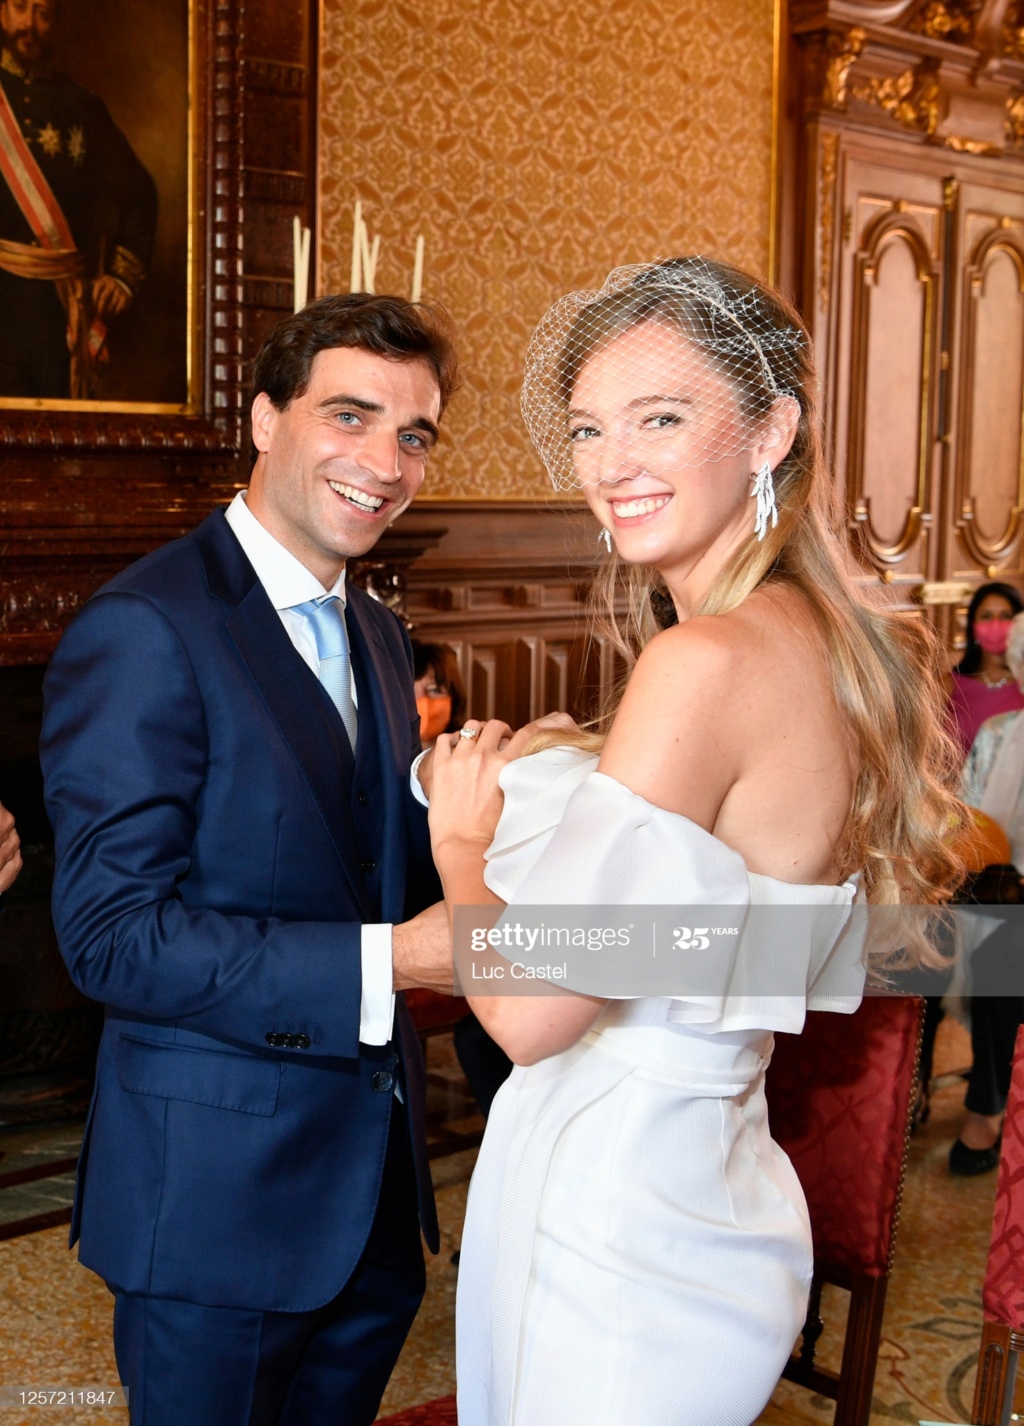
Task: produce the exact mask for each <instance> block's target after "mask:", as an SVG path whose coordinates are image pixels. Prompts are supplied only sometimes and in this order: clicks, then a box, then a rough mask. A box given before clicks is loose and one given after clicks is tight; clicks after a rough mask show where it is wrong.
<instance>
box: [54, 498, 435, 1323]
mask: <svg viewBox="0 0 1024 1426" xmlns="http://www.w3.org/2000/svg"><path fill="white" fill-rule="evenodd" d="M348 597H349V606H348V608H349V613H348V622H349V628H350V636H351V641H352V649H353V663H354V665H355V667H356V670H357V687H358V691H359V694H360V706H359V728H360V734H359V758H358V759H356V760H354V759H353V757H352V753H351V751H350V749H349V745H348V742H347V740H346V738H345V734H344V730H343V728H342V724H341V720H340V718H339V717H338V714H337V711H336V709H335V708H334V706H333V704H332V703H331V702H330V699H329V698H328V697H327V694H326V693H325V692H324V690H323V688H322V687H321V685H320V684H319V682H318V681H317V679H316V678H315V677H314V676H313V674H312V673H311V672H310V670H309V669H308V667H307V666H306V665H305V663H304V662H303V661H302V659H301V658H300V657H299V655H298V654H297V653H296V652H295V650H294V648H293V647H292V645H291V642H290V641H289V639H288V636H287V634H286V633H285V631H284V629H283V627H282V625H281V621H280V619H279V617H278V615H277V614H276V613H275V612H274V609H273V607H272V606H271V604H270V601H269V599H268V598H267V596H266V594H265V592H264V590H263V587H262V585H261V584H260V583H259V581H258V580H257V578H256V575H255V572H254V571H253V569H252V566H251V565H250V564H249V562H248V560H247V559H246V558H245V556H244V554H243V553H242V549H241V546H240V545H239V544H238V541H237V540H236V539H235V537H234V535H233V534H232V532H231V529H230V527H229V526H228V524H227V522H226V521H225V519H224V516H223V513H222V512H219V511H218V512H216V513H215V514H214V515H211V516H210V517H209V519H207V520H206V521H205V522H204V523H203V524H202V525H200V526H199V528H198V529H197V530H195V531H194V532H193V533H192V534H191V535H190V536H188V537H186V538H185V539H182V540H178V541H176V542H175V543H173V544H171V545H168V546H167V547H165V548H164V549H162V550H158V551H157V552H156V553H155V554H153V555H150V556H148V557H147V558H146V559H144V560H142V561H141V562H140V563H139V564H137V565H134V566H133V567H132V568H131V569H129V570H127V571H126V572H125V573H124V574H122V575H120V576H119V577H118V578H116V579H115V580H113V581H112V582H111V583H110V584H108V585H106V586H105V587H104V588H103V589H102V590H100V591H99V593H98V594H97V595H95V596H94V597H93V599H92V600H90V602H89V603H88V604H87V605H86V607H85V609H84V610H83V611H82V613H81V614H80V615H79V617H78V618H77V619H76V620H75V622H74V623H73V624H72V626H71V627H70V629H69V630H68V632H67V634H66V635H65V637H64V639H63V640H62V642H61V644H60V647H59V649H58V650H57V653H56V655H55V657H54V659H53V663H52V665H51V667H50V671H49V674H48V676H47V682H46V713H45V718H44V726H43V739H42V762H43V770H44V775H45V779H46V798H47V806H48V809H49V812H50V816H51V819H52V821H53V825H54V831H55V834H56V850H57V872H56V879H55V886H54V918H55V922H56V926H57V933H58V937H59V939H60V944H61V948H62V951H63V954H64V957H65V960H66V961H67V964H68V968H69V970H70V972H71V975H72V978H73V979H74V981H75V984H76V985H77V986H78V987H79V988H80V989H81V990H82V991H83V992H84V993H85V994H86V995H88V996H91V997H92V998H93V999H95V1000H98V1001H101V1002H102V1003H103V1004H104V1005H105V1006H106V1007H107V1018H106V1024H105V1028H104V1033H103V1039H102V1043H101V1047H100V1053H99V1063H98V1068H97V1081H96V1093H95V1096H94V1099H93V1104H92V1109H91V1111H90V1118H89V1124H88V1127H87V1130H86V1136H85V1142H84V1144H83V1150H82V1158H81V1162H80V1167H79V1183H78V1193H77V1200H76V1207H75V1220H74V1222H73V1224H72V1242H73V1241H74V1240H75V1237H76V1236H77V1235H78V1233H79V1232H80V1235H81V1249H80V1256H81V1260H82V1262H84V1263H85V1264H86V1265H87V1266H88V1267H91V1268H93V1269H95V1271H96V1272H98V1273H100V1274H102V1276H103V1277H104V1278H106V1279H107V1280H108V1282H110V1283H111V1284H112V1285H114V1286H116V1287H117V1288H119V1289H122V1290H124V1291H128V1292H148V1293H154V1294H157V1295H161V1296H169V1297H177V1298H182V1299H185V1300H187V1301H192V1302H200V1303H206V1304H211V1305H217V1306H226V1307H242V1308H254V1309H263V1310H279V1311H293V1312H294V1311H304V1310H308V1309H310V1308H313V1307H316V1306H318V1305H320V1304H322V1303H324V1302H327V1301H329V1300H330V1299H331V1298H332V1297H333V1296H335V1295H336V1294H337V1292H338V1291H339V1290H340V1289H341V1287H342V1286H343V1285H344V1283H345V1282H346V1280H347V1278H348V1277H349V1275H350V1273H351V1271H352V1269H353V1268H354V1266H355V1264H356V1262H357V1260H358V1258H359V1255H360V1252H361V1250H362V1247H363V1244H364V1242H365V1240H366V1236H367V1234H368V1232H369V1228H370V1224H371V1221H372V1219H373V1214H374V1210H375V1206H376V1203H377V1197H378V1192H379V1188H380V1182H381V1173H382V1167H383V1163H384V1151H385V1146H386V1142H387V1135H388V1125H389V1119H390V1114H391V1108H392V1098H393V1096H392V1093H391V1092H390V1090H389V1088H388V1084H389V1080H390V1078H391V1077H392V1076H393V1074H395V1073H397V1074H399V1075H401V1074H402V1072H403V1069H404V1081H405V1094H406V1097H407V1099H408V1101H409V1108H410V1121H411V1123H412V1124H413V1125H414V1138H416V1135H417V1131H418V1133H419V1135H420V1138H419V1139H418V1141H417V1143H416V1144H415V1148H416V1151H417V1153H416V1157H417V1163H418V1174H417V1177H418V1179H419V1180H420V1183H419V1187H420V1205H421V1219H422V1222H423V1227H424V1232H425V1235H426V1237H427V1240H428V1242H429V1243H430V1245H431V1247H432V1248H434V1249H435V1250H436V1247H437V1225H436V1218H435V1217H434V1208H433V1199H432V1196H431V1194H430V1188H429V1174H428V1173H427V1172H426V1158H425V1153H424V1151H423V1144H422V1137H421V1136H422V1128H421V1125H422V1096H423V1085H422V1066H421V1064H420V1063H419V1061H418V1056H419V1049H418V1045H417V1043H416V1038H415V1035H414V1034H413V1033H412V1030H411V1026H410V1025H409V1022H408V1017H407V1015H406V1013H405V1008H404V1004H402V1000H401V997H399V1011H398V1016H397V1020H398V1023H397V1024H396V1044H395V1045H393V1046H388V1047H386V1048H384V1049H380V1050H373V1049H369V1048H368V1047H366V1046H360V1044H359V1002H360V989H361V974H360V926H361V923H362V922H364V921H400V920H402V919H403V918H404V916H405V915H406V914H407V913H408V912H409V911H411V910H414V909H418V906H417V902H418V904H419V905H422V904H425V903H426V902H427V901H428V900H430V899H433V898H434V897H435V896H436V882H435V881H434V880H433V872H432V868H431V866H430V861H429V842H428V839H427V835H426V820H425V816H424V814H423V809H422V808H420V807H419V806H418V805H417V804H416V802H415V800H414V798H413V797H412V795H411V793H410V791H409V787H408V774H409V765H410V760H411V758H412V756H413V754H414V752H415V751H416V750H417V749H418V747H419V726H418V720H417V715H416V707H415V702H414V699H413V690H412V679H411V673H410V668H411V660H410V655H409V647H408V640H407V638H406V636H405V633H404V630H402V628H401V626H400V624H399V623H398V621H397V620H396V619H395V618H394V616H393V615H392V614H391V613H390V612H388V611H387V610H386V609H384V608H382V607H381V606H380V605H379V604H377V603H375V602H374V601H373V600H371V599H369V598H368V597H367V596H366V595H365V594H363V593H362V592H361V591H360V590H358V589H354V588H353V589H350V591H349V596H348ZM364 755H365V756H364ZM364 764H365V765H364ZM268 1035H274V1036H285V1037H288V1040H287V1043H288V1044H289V1048H276V1049H275V1048H271V1046H270V1044H269V1043H268V1039H267V1037H268ZM307 1042H308V1043H307ZM279 1043H280V1042H279ZM417 1121H419V1122H418V1123H417Z"/></svg>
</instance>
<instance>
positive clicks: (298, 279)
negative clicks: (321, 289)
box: [292, 218, 310, 312]
mask: <svg viewBox="0 0 1024 1426" xmlns="http://www.w3.org/2000/svg"><path fill="white" fill-rule="evenodd" d="M309 241H310V232H309V229H308V228H304V227H303V226H302V221H301V219H299V218H293V219H292V307H293V310H294V311H296V312H301V311H302V309H303V307H305V305H306V302H307V301H308V299H309Z"/></svg>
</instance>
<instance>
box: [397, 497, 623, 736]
mask: <svg viewBox="0 0 1024 1426" xmlns="http://www.w3.org/2000/svg"><path fill="white" fill-rule="evenodd" d="M404 521H410V522H411V525H410V535H411V537H415V531H416V528H417V526H418V525H422V526H423V527H424V528H425V527H426V523H427V522H428V521H430V522H431V523H432V524H433V525H435V526H436V525H438V524H440V525H441V526H444V527H445V528H444V533H443V534H442V535H441V537H440V538H439V539H438V540H437V542H436V543H435V544H434V546H433V547H432V548H429V549H427V550H426V552H425V553H424V554H423V555H422V556H421V557H420V558H419V559H417V560H416V561H415V562H414V564H413V565H412V567H411V568H410V569H409V572H408V588H407V596H406V610H407V614H408V617H409V619H410V620H411V622H412V635H413V637H414V638H420V639H422V640H424V641H429V642H438V641H440V642H444V643H449V644H451V646H452V647H453V648H454V649H455V651H456V653H457V654H458V657H459V665H460V668H461V670H462V673H463V677H464V678H465V680H466V688H467V695H468V707H469V711H470V713H471V715H472V716H473V717H475V718H491V717H496V718H503V719H505V721H506V722H508V723H511V724H512V725H513V726H515V725H517V724H521V723H525V722H528V721H529V720H530V719H532V718H536V717H539V716H540V715H541V714H543V713H550V712H552V711H553V710H555V709H565V710H568V711H570V712H572V713H573V714H574V715H575V716H577V717H582V716H587V715H589V714H590V713H591V712H592V711H593V708H594V706H595V705H596V701H597V699H598V697H599V695H600V694H601V693H603V692H607V691H608V689H609V688H610V686H611V684H612V682H613V680H614V679H616V678H617V677H619V675H620V674H621V671H622V670H621V666H620V663H619V661H618V659H617V658H616V657H614V656H613V654H612V652H611V650H610V649H608V648H607V647H602V645H601V644H600V643H599V642H598V643H591V641H590V639H589V637H588V634H587V595H588V590H589V584H590V580H591V577H592V574H593V570H594V566H595V564H596V554H595V548H594V540H593V535H594V528H595V527H594V525H593V520H592V518H591V517H590V516H589V515H588V514H587V512H586V511H585V510H584V509H583V508H582V507H581V506H579V505H571V504H563V503H560V504H558V505H554V504H553V505H552V506H550V507H548V508H539V509H536V510H533V511H531V510H528V509H525V508H523V507H522V506H517V505H507V506H502V505H501V504H498V503H497V502H488V503H486V504H476V503H469V502H465V503H459V504H432V505H424V506H421V507H420V508H419V510H417V509H416V507H415V506H414V507H413V509H412V511H410V512H409V514H408V515H407V516H405V517H403V522H404Z"/></svg>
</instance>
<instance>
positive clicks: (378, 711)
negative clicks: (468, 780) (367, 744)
mask: <svg viewBox="0 0 1024 1426" xmlns="http://www.w3.org/2000/svg"><path fill="white" fill-rule="evenodd" d="M368 602H369V595H367V594H364V593H363V591H362V590H361V589H358V588H355V587H353V588H351V589H350V590H349V598H348V616H347V623H348V630H349V639H350V641H351V643H352V645H353V649H352V652H353V656H354V659H355V660H356V661H357V665H359V666H361V667H362V669H363V671H364V675H365V677H364V680H363V685H362V688H361V691H360V704H359V740H360V741H361V740H362V739H363V738H364V737H376V739H377V747H378V756H379V758H380V781H381V787H382V791H383V794H384V819H385V820H384V847H385V848H386V853H385V855H384V857H383V861H382V866H381V872H382V875H381V906H382V919H383V920H385V921H391V920H401V918H402V916H403V915H404V896H402V895H400V894H399V892H398V888H402V887H404V886H405V876H406V854H407V846H408V837H407V832H406V825H405V799H406V786H407V782H408V777H409V717H408V710H407V709H406V707H405V704H404V701H403V699H402V698H401V697H400V696H399V689H398V672H397V670H396V668H395V663H394V658H393V656H392V654H391V653H389V651H388V648H387V645H386V644H385V642H384V638H383V635H382V633H381V631H380V628H379V627H378V623H377V620H376V619H375V618H374V617H373V614H372V612H371V611H370V610H369V609H368V608H367V604H368ZM367 703H368V706H367Z"/></svg>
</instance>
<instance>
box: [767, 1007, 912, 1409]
mask: <svg viewBox="0 0 1024 1426" xmlns="http://www.w3.org/2000/svg"><path fill="white" fill-rule="evenodd" d="M923 1012H924V1001H923V1000H921V999H919V998H918V997H917V996H868V997H867V998H865V1000H864V1002H863V1004H862V1005H861V1006H860V1008H859V1009H858V1010H857V1012H856V1013H855V1014H854V1015H833V1014H826V1013H824V1012H816V1011H811V1012H810V1013H809V1014H808V1016H807V1024H806V1026H805V1028H804V1032H803V1034H801V1035H777V1036H776V1041H775V1052H774V1054H773V1056H772V1062H771V1065H770V1066H769V1069H768V1074H767V1079H766V1092H767V1095H768V1112H769V1122H770V1124H771V1131H772V1137H773V1138H774V1139H775V1140H776V1141H777V1142H778V1143H779V1144H781V1145H782V1147H783V1148H784V1149H785V1150H786V1152H787V1154H788V1155H789V1157H790V1158H791V1159H792V1161H793V1166H794V1168H795V1169H796V1172H797V1174H798V1176H799V1178H800V1182H801V1184H802V1185H803V1189H804V1193H805V1194H806V1195H807V1206H808V1209H809V1211H810V1216H811V1229H812V1231H813V1234H814V1280H813V1282H812V1285H811V1295H810V1302H809V1305H808V1312H807V1321H806V1323H805V1325H804V1331H803V1340H802V1343H801V1345H800V1348H799V1351H798V1352H797V1353H795V1354H794V1356H793V1357H792V1358H791V1359H790V1362H789V1365H788V1366H787V1368H786V1370H785V1372H784V1373H783V1375H784V1376H785V1377H786V1378H788V1380H790V1381H794V1382H798V1383H799V1384H800V1385H802V1386H806V1387H808V1388H809V1389H811V1390H812V1391H816V1392H819V1393H820V1394H821V1395H822V1396H827V1397H829V1398H830V1399H831V1400H833V1401H834V1402H835V1403H836V1412H835V1418H834V1426H867V1422H868V1418H869V1416H870V1414H871V1393H872V1388H873V1386H874V1381H875V1369H876V1366H877V1359H878V1341H879V1336H880V1333H881V1328H882V1313H883V1310H884V1308H885V1294H886V1289H887V1287H888V1281H889V1270H890V1266H891V1262H892V1252H893V1243H894V1240H895V1237H896V1225H897V1219H898V1217H899V1208H900V1198H901V1195H902V1191H903V1173H904V1166H905V1162H906V1152H907V1141H908V1138H909V1134H910V1121H911V1108H912V1105H913V1102H914V1088H915V1081H916V1075H917V1060H918V1051H919V1047H920V1039H921V1023H922V1015H923ZM826 1282H828V1283H833V1284H835V1285H836V1286H838V1287H841V1288H845V1289H846V1290H847V1291H848V1292H849V1293H850V1308H849V1315H848V1318H847V1323H846V1336H845V1340H844V1343H843V1357H842V1365H841V1367H840V1370H839V1371H838V1372H834V1371H831V1370H829V1369H827V1368H824V1367H821V1366H819V1365H818V1364H817V1363H816V1361H815V1349H816V1346H817V1342H818V1338H819V1337H820V1335H821V1332H822V1330H823V1327H824V1323H823V1322H822V1318H821V1290H822V1286H823V1285H824V1284H825V1283H826Z"/></svg>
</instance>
